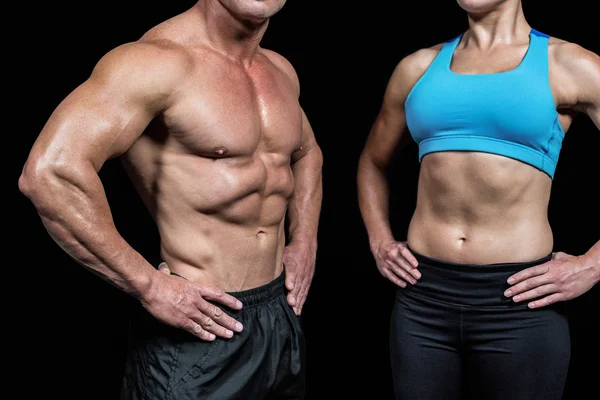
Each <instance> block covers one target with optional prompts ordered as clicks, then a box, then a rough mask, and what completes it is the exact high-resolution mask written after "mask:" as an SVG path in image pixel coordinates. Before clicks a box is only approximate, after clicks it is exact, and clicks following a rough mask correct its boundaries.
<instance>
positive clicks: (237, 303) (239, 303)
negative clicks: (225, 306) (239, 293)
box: [235, 300, 243, 308]
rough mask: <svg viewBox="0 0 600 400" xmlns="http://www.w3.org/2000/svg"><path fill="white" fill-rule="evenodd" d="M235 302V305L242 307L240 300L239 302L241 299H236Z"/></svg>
mask: <svg viewBox="0 0 600 400" xmlns="http://www.w3.org/2000/svg"><path fill="white" fill-rule="evenodd" d="M235 304H236V305H237V306H238V307H239V308H242V306H243V304H242V302H241V301H239V300H238V301H237V302H236V303H235Z"/></svg>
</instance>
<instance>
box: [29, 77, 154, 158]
mask: <svg viewBox="0 0 600 400" xmlns="http://www.w3.org/2000/svg"><path fill="white" fill-rule="evenodd" d="M131 97H132V96H128V94H127V93H122V92H120V91H119V90H118V89H117V88H114V87H112V85H111V84H110V83H108V84H107V83H103V82H98V81H97V80H95V79H94V78H90V79H89V80H88V81H86V82H84V83H83V84H81V85H80V86H79V87H78V88H76V89H75V90H74V91H73V92H71V93H70V94H69V95H68V96H67V97H66V98H65V99H64V100H63V101H62V102H61V103H60V104H59V106H58V107H57V108H56V109H55V110H54V112H53V113H52V115H51V116H50V118H49V119H48V121H47V123H46V125H45V126H44V128H43V129H42V131H41V133H40V135H39V137H38V139H37V141H36V143H35V145H34V148H33V150H32V153H33V155H34V156H37V157H40V158H44V159H45V161H46V162H47V163H54V164H55V163H61V162H67V161H69V162H90V163H92V164H93V165H94V168H95V169H96V170H99V169H100V167H101V166H102V164H103V163H104V161H106V160H107V159H110V158H112V157H115V156H118V155H120V154H121V153H123V152H124V151H126V150H127V149H128V148H129V147H130V146H131V144H132V143H133V142H134V141H135V140H136V139H137V137H138V136H139V135H140V134H141V133H142V132H143V130H144V128H145V127H146V125H147V124H148V123H149V122H150V120H151V118H152V114H151V112H149V111H150V110H149V109H148V108H147V107H145V105H144V104H143V102H141V101H138V100H136V99H134V98H131Z"/></svg>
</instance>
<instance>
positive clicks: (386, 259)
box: [357, 48, 438, 287]
mask: <svg viewBox="0 0 600 400" xmlns="http://www.w3.org/2000/svg"><path fill="white" fill-rule="evenodd" d="M437 52H438V50H436V49H435V48H431V49H422V50H419V51H417V52H415V53H413V54H411V55H409V56H407V57H405V58H404V59H403V60H402V61H400V63H399V64H398V66H397V67H396V69H395V70H394V73H393V74H392V77H391V78H390V80H389V82H388V84H387V88H386V91H385V95H384V99H383V104H382V106H381V109H380V111H379V114H378V115H377V118H376V120H375V122H374V124H373V126H372V128H371V132H370V133H369V136H368V138H367V141H366V143H365V147H364V149H363V151H362V154H361V156H360V160H359V165H358V176H357V185H358V201H359V207H360V211H361V214H362V218H363V221H364V224H365V227H366V229H367V233H368V235H369V244H370V247H371V252H372V253H373V255H374V257H375V260H376V262H377V267H378V269H379V272H380V273H381V274H382V275H383V276H384V277H386V278H387V279H389V280H390V281H391V282H393V283H395V284H396V285H398V286H401V287H406V282H410V283H412V284H415V283H416V280H417V279H419V278H420V273H419V271H417V269H416V267H417V260H416V259H415V257H414V256H413V255H412V254H411V253H410V251H409V250H408V248H407V246H406V244H405V243H401V242H397V241H396V240H395V239H394V237H393V234H392V229H391V227H390V221H389V188H388V182H387V171H388V168H389V166H390V163H391V161H392V158H393V156H394V154H395V153H396V151H397V150H398V149H399V148H401V147H402V146H404V145H405V144H406V143H407V142H408V141H409V140H410V135H409V132H408V127H407V125H406V115H405V110H404V103H405V101H406V98H407V97H408V94H409V93H410V91H411V89H412V87H413V86H414V84H415V83H416V82H417V80H418V79H419V78H420V77H421V76H422V75H423V73H424V72H425V70H426V69H427V67H428V66H429V64H430V63H431V62H432V61H433V58H434V57H435V56H436V54H437Z"/></svg>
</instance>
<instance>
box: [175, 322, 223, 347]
mask: <svg viewBox="0 0 600 400" xmlns="http://www.w3.org/2000/svg"><path fill="white" fill-rule="evenodd" d="M182 328H183V329H185V330H186V331H188V332H189V333H191V334H192V335H194V336H197V337H199V338H200V339H202V340H206V341H209V342H212V341H213V340H215V339H216V336H215V335H214V334H212V333H210V332H207V331H206V330H204V329H203V328H202V326H200V324H197V323H196V322H194V321H193V320H191V319H189V320H187V322H185V323H184V324H183V326H182Z"/></svg>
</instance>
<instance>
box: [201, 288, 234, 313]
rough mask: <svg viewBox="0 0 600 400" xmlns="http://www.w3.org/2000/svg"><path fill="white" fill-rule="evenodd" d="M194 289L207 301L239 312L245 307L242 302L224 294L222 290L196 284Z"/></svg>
mask: <svg viewBox="0 0 600 400" xmlns="http://www.w3.org/2000/svg"><path fill="white" fill-rule="evenodd" d="M194 287H195V288H196V289H197V290H198V293H200V296H202V297H203V298H205V299H209V300H213V301H216V302H218V303H220V304H223V305H224V306H227V307H229V308H233V309H234V310H239V309H241V308H242V307H243V304H242V302H241V301H239V300H238V299H236V298H235V297H233V296H232V295H230V294H227V293H225V292H223V291H222V290H220V289H215V288H212V287H209V286H204V285H199V284H195V285H194Z"/></svg>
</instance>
